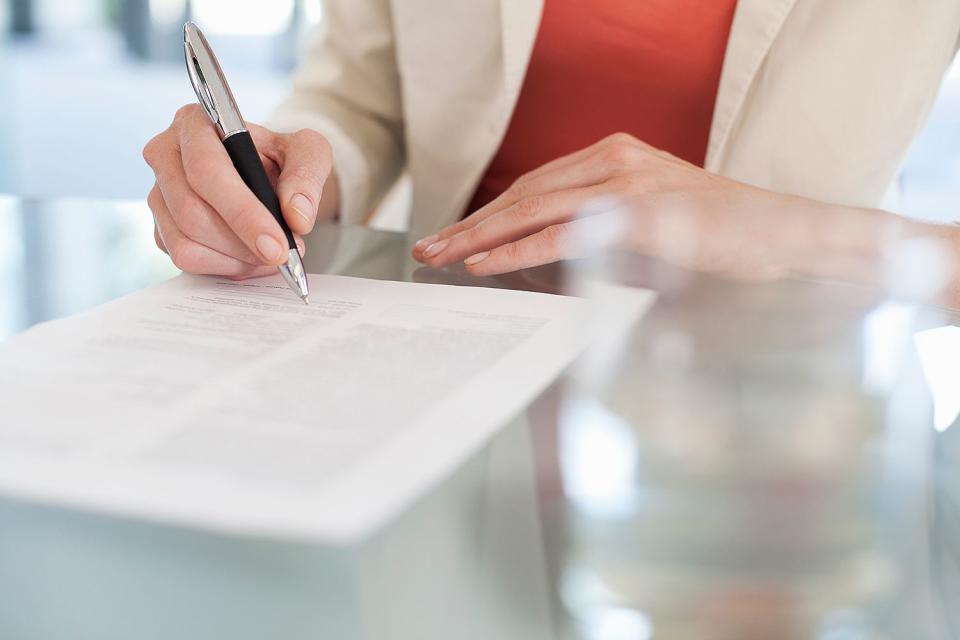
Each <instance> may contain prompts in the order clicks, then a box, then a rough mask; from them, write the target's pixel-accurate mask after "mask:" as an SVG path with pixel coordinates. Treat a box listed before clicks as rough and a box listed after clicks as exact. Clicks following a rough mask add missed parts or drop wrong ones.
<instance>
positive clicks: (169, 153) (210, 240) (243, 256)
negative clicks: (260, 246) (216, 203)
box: [151, 145, 263, 266]
mask: <svg viewBox="0 0 960 640" xmlns="http://www.w3.org/2000/svg"><path fill="white" fill-rule="evenodd" d="M151 167H153V170H154V173H155V174H156V176H157V185H158V186H159V188H160V192H161V194H162V195H163V201H164V204H165V205H166V207H167V210H168V211H169V212H170V215H171V216H172V217H173V221H174V223H175V224H176V225H177V228H178V229H179V230H180V232H181V233H183V235H185V236H187V237H188V238H190V239H191V240H193V241H195V242H199V243H200V244H202V245H206V246H208V247H210V248H211V249H213V250H215V251H217V252H219V253H222V254H224V255H228V256H231V257H234V258H236V259H237V260H241V261H243V262H246V263H248V264H251V265H257V266H259V265H262V264H263V261H262V260H261V259H260V257H259V256H258V255H256V254H254V253H253V252H252V251H250V249H248V248H247V246H246V245H245V244H244V243H243V241H242V240H240V238H239V237H237V234H236V233H234V232H233V230H232V229H231V228H230V227H229V226H228V225H227V223H226V222H225V221H224V220H223V218H221V217H220V215H219V214H218V213H217V212H216V211H214V210H213V207H211V206H210V205H209V204H207V203H206V202H204V200H203V199H202V198H201V197H200V196H199V195H197V194H196V193H195V192H194V191H193V189H191V188H190V184H189V182H188V181H187V175H186V173H185V172H184V170H183V160H182V158H181V157H180V151H179V149H178V148H177V147H175V146H173V145H169V146H167V147H165V148H164V149H163V150H159V151H157V152H156V153H155V154H154V155H153V156H151Z"/></svg>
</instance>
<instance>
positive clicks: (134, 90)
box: [0, 0, 960, 339]
mask: <svg viewBox="0 0 960 640" xmlns="http://www.w3.org/2000/svg"><path fill="white" fill-rule="evenodd" d="M0 7H2V10H0V339H2V338H3V337H5V336H7V335H10V334H11V333H12V332H14V331H16V330H19V329H22V328H24V327H26V326H29V325H30V324H33V323H35V322H38V321H41V320H45V319H49V318H55V317H61V316H63V315H67V314H70V313H75V312H77V311H79V310H82V309H84V308H87V307H89V306H92V305H93V304H97V303H99V302H102V301H104V300H108V299H110V298H112V297H115V296H116V295H119V294H121V293H125V292H127V291H130V290H133V289H135V288H138V287H140V286H143V285H144V284H147V283H149V282H151V281H154V280H156V279H158V278H161V277H165V276H166V275H168V274H169V273H172V271H171V269H170V267H169V265H168V264H167V263H166V261H165V259H164V257H163V256H161V255H160V254H159V252H157V251H156V249H155V248H154V247H153V240H152V237H151V236H152V233H151V226H152V223H151V221H150V218H149V215H147V214H146V210H145V208H144V206H143V200H144V198H145V196H146V193H147V192H148V190H149V189H150V187H151V185H152V183H153V179H152V176H151V173H150V171H149V169H148V168H147V166H146V165H145V164H144V162H143V161H142V159H141V156H140V153H141V149H142V147H143V145H144V144H145V143H146V141H147V140H148V139H149V138H150V137H152V136H153V135H154V134H156V133H157V132H159V131H160V130H162V129H163V128H165V127H166V126H167V125H168V124H169V122H170V120H171V119H172V117H173V114H174V112H175V110H176V109H177V108H178V107H179V106H181V105H183V104H185V103H188V102H193V101H194V100H195V97H194V95H193V93H192V90H191V88H190V85H189V83H188V81H187V77H186V73H185V71H184V68H183V61H182V49H181V38H180V29H181V25H182V23H183V21H184V20H185V19H187V18H190V19H193V20H195V21H197V22H198V23H199V24H200V26H201V27H202V28H203V29H204V30H205V31H206V33H207V35H208V36H209V37H210V39H211V40H212V42H213V45H214V47H215V48H216V51H217V53H218V55H219V57H220V59H221V62H222V64H223V66H224V67H225V70H226V72H227V75H228V76H229V78H230V82H231V85H232V87H233V90H234V92H235V93H236V94H237V99H238V101H239V103H240V105H241V106H242V108H243V113H244V116H245V117H246V118H247V119H249V120H251V121H261V120H263V119H264V118H265V117H266V116H267V115H268V114H269V113H270V110H271V109H272V107H273V105H275V104H276V103H277V102H278V101H279V100H280V99H281V98H282V97H283V95H284V93H285V91H286V89H287V86H288V83H289V79H290V75H291V73H292V71H293V69H294V67H295V66H296V63H297V60H298V58H299V57H300V54H301V51H302V50H303V47H304V44H305V40H306V39H307V37H308V36H309V32H310V30H311V28H312V27H314V26H315V25H316V24H318V23H319V22H320V21H322V20H323V11H322V6H321V0H269V1H268V0H0ZM894 187H895V188H893V189H891V196H890V198H889V200H888V202H886V203H885V206H886V207H887V208H890V209H893V210H896V211H900V212H903V213H906V214H908V215H913V216H920V217H925V218H932V219H937V220H941V221H953V220H955V219H957V218H960V216H958V215H957V214H955V212H954V208H955V204H954V203H956V202H957V201H958V198H957V196H958V195H960V67H957V66H956V65H955V66H954V70H953V71H952V72H951V73H950V74H949V77H948V78H947V80H946V82H945V84H944V86H943V90H942V92H941V96H940V98H939V100H938V102H937V105H936V107H935V109H934V111H933V114H932V117H931V118H930V121H929V123H928V126H927V128H926V130H925V131H924V133H923V135H922V136H921V137H920V139H919V140H918V141H917V143H916V144H915V145H914V148H913V149H912V151H911V153H910V157H909V158H908V160H907V161H906V163H905V164H904V166H903V170H902V172H901V174H900V176H899V178H898V183H897V184H896V185H894ZM64 198H66V199H72V200H73V201H74V202H75V203H79V204H75V205H74V206H72V207H71V206H68V205H67V204H64V203H66V202H68V201H65V200H63V199H64ZM77 199H81V200H77ZM91 200H96V201H110V202H117V201H119V204H117V205H114V206H111V207H106V206H104V207H99V208H96V207H91V205H90V202H91ZM400 200H401V204H402V198H400ZM24 202H26V203H34V204H35V205H36V206H38V207H39V206H40V205H41V204H43V205H45V206H46V205H49V206H47V209H50V206H52V204H51V203H57V205H56V207H54V209H56V211H48V214H47V215H43V214H41V213H38V212H35V211H33V210H32V209H31V211H33V212H27V211H26V209H24V204H23V203H24ZM35 208H36V207H35ZM41 208H42V207H41ZM395 208H400V209H402V206H401V207H395ZM389 209H390V207H388V212H387V214H386V215H379V216H378V217H377V218H375V219H374V224H378V225H380V226H385V227H387V228H399V227H402V226H403V224H404V215H403V214H404V211H397V212H394V213H391V212H390V211H389ZM83 247H87V249H86V250H85V249H84V248H83ZM84 251H86V253H85V254H84ZM58 256H59V257H60V259H61V263H56V260H57V259H58ZM104 256H113V257H109V259H108V257H104ZM121 261H123V262H124V263H126V264H130V263H131V262H133V263H136V264H138V265H140V264H143V265H146V266H144V269H146V271H145V272H144V273H139V274H138V275H135V276H124V277H120V276H118V275H117V274H118V273H119V272H118V270H117V267H116V265H117V264H119V263H120V262H121ZM129 271H130V270H129V269H125V270H123V273H128V272H129ZM44 272H45V273H46V276H45V277H46V279H44ZM62 273H67V274H68V275H69V277H66V276H62V275H61V274H62ZM31 278H32V282H30V281H28V280H29V279H31ZM104 283H107V284H104Z"/></svg>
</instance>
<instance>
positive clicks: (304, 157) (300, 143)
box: [277, 129, 333, 234]
mask: <svg viewBox="0 0 960 640" xmlns="http://www.w3.org/2000/svg"><path fill="white" fill-rule="evenodd" d="M280 148H281V150H280V153H281V156H282V157H281V158H280V159H279V162H278V164H279V165H280V166H281V167H282V169H281V171H280V177H279V179H278V181H277V197H278V198H279V199H280V206H281V208H282V210H283V217H284V219H285V220H286V221H287V224H289V225H290V228H291V229H292V230H293V231H294V232H296V233H300V234H307V233H310V231H311V230H312V229H313V225H314V223H315V222H316V221H317V210H318V208H319V207H320V198H321V197H322V195H323V185H324V184H325V182H326V180H327V177H328V176H329V175H330V170H331V168H332V166H333V156H332V153H331V151H330V145H329V144H328V143H327V141H326V139H325V138H324V137H323V136H321V135H320V134H319V133H317V132H316V131H312V130H310V129H304V130H302V131H298V132H297V133H294V134H289V135H285V136H282V143H281V144H280Z"/></svg>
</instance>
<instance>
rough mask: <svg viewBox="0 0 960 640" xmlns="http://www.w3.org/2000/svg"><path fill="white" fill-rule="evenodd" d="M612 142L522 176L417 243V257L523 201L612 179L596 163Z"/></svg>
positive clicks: (582, 150)
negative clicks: (486, 200)
mask: <svg viewBox="0 0 960 640" xmlns="http://www.w3.org/2000/svg"><path fill="white" fill-rule="evenodd" d="M611 139H612V138H604V139H603V140H601V141H600V142H597V143H595V144H592V145H590V146H589V147H586V148H585V149H581V150H580V151H577V152H576V153H572V154H570V155H567V156H563V157H561V158H558V159H556V160H553V161H551V162H548V163H547V164H545V165H543V166H542V167H539V168H538V169H535V170H534V171H531V172H530V173H527V174H525V175H523V176H521V177H520V178H519V179H517V181H516V182H514V183H513V184H512V185H511V186H510V188H509V189H507V190H506V191H504V192H503V193H502V194H500V196H498V197H497V198H496V199H494V200H493V201H491V202H489V203H488V204H486V205H485V206H483V207H481V208H480V209H478V210H477V211H475V212H474V213H472V214H471V215H469V216H467V217H466V218H464V219H463V220H460V221H458V222H456V223H455V224H452V225H450V226H448V227H446V228H444V229H442V230H441V231H440V232H438V233H437V234H435V235H433V236H429V237H427V238H424V239H422V240H420V241H419V242H417V243H416V244H415V245H414V247H413V257H414V258H415V259H417V260H421V261H422V260H423V254H424V252H425V251H426V250H427V248H428V247H429V246H430V245H432V244H434V243H436V242H438V241H442V240H445V239H447V238H450V237H452V236H454V235H456V234H458V233H462V232H463V231H465V230H467V229H470V228H472V227H474V226H476V225H478V224H480V223H482V222H484V221H486V219H487V218H489V217H490V216H492V215H493V214H495V213H497V212H499V211H503V210H504V209H507V208H509V207H511V206H513V205H514V204H516V203H517V202H519V201H520V200H522V199H523V198H529V197H532V196H536V195H542V194H544V193H548V192H550V191H557V190H560V189H574V188H578V187H585V186H590V185H593V184H598V183H600V182H603V181H604V180H606V179H607V178H609V177H610V175H609V173H610V172H609V170H608V167H607V165H605V164H604V163H595V162H592V161H593V160H594V159H595V158H596V157H597V156H599V155H601V153H602V152H603V150H604V149H605V148H606V147H607V146H609V145H610V144H611V142H610V140H611Z"/></svg>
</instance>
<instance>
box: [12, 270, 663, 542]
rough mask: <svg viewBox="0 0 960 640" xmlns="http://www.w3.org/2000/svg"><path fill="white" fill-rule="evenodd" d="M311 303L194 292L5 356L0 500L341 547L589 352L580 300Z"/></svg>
mask: <svg viewBox="0 0 960 640" xmlns="http://www.w3.org/2000/svg"><path fill="white" fill-rule="evenodd" d="M310 289H311V305H310V306H304V305H303V304H302V303H301V302H300V301H299V300H297V299H296V298H295V297H294V296H293V295H292V294H291V293H290V292H289V291H288V290H287V289H286V285H285V284H284V283H283V282H282V281H281V280H280V279H279V277H277V278H266V279H259V280H255V281H248V282H241V283H238V282H231V281H220V280H217V279H212V278H210V279H208V278H201V277H194V276H180V277H178V278H175V279H173V280H171V281H169V282H167V283H164V284H162V285H159V286H157V287H154V288H152V289H148V290H146V291H143V292H140V293H137V294H134V295H132V296H129V297H127V298H123V299H121V300H118V301H116V302H113V303H110V304H108V305H105V306H103V307H100V308H99V309H97V310H95V311H93V312H91V313H88V314H86V315H83V316H79V317H76V318H73V319H69V320H64V321H59V322H54V323H50V324H47V325H42V326H40V327H37V328H35V329H33V330H31V331H28V332H27V333H25V334H23V335H22V336H20V337H18V338H16V339H14V340H12V341H10V342H8V343H5V344H3V345H0V491H2V492H4V493H8V494H11V495H14V496H19V497H26V498H30V499H34V500H41V501H48V502H54V503H59V504H66V505H71V506H79V507H84V508H89V509H95V510H103V511H107V512H110V513H118V514H124V515H135V516H139V517H144V518H150V519H157V520H163V521H170V522H177V523H184V524H189V525H192V526H199V527H209V528H216V529H225V530H228V531H231V532H235V533H248V534H255V535H271V536H279V537H294V538H308V539H316V540H325V541H332V542H336V541H340V542H347V541H350V540H353V539H355V538H357V537H359V536H362V535H364V534H366V533H368V532H369V531H370V530H371V529H372V528H374V527H376V526H378V525H380V524H382V523H383V522H385V521H386V520H387V519H389V518H390V517H391V516H392V515H394V514H396V513H397V512H399V511H400V510H402V508H403V507H404V506H406V505H407V504H409V502H410V501H412V500H413V499H415V498H416V496H417V495H418V494H419V493H421V492H423V491H424V490H426V489H427V488H429V487H430V485H431V484H432V483H435V482H437V481H439V480H441V479H442V478H443V476H444V475H445V474H447V473H449V472H451V471H452V470H453V469H454V468H455V467H456V466H457V465H458V464H459V463H460V462H462V460H463V459H464V458H466V457H467V456H469V455H470V453H472V452H473V451H474V450H475V449H476V448H477V447H478V446H480V445H481V444H482V443H484V442H485V441H486V440H487V439H488V438H489V437H490V436H491V435H492V434H493V433H494V432H495V431H496V430H497V429H498V428H499V427H500V426H502V425H503V424H504V423H506V422H507V421H508V420H509V419H510V418H512V417H513V416H514V415H516V414H518V413H519V412H520V411H521V410H522V409H523V408H524V406H525V405H526V404H527V403H528V402H529V401H531V400H532V399H533V398H534V397H535V396H536V394H538V393H539V392H540V391H541V390H542V389H543V388H544V387H545V386H547V385H548V384H549V383H550V382H551V381H552V380H553V379H554V378H555V377H556V376H557V375H558V374H559V373H560V372H561V371H562V370H563V368H564V367H565V366H566V365H567V364H568V363H569V362H570V361H571V360H572V359H574V358H575V357H576V356H577V355H578V353H580V351H582V349H583V347H584V345H585V341H586V340H585V336H586V335H587V332H585V331H584V330H583V329H584V327H583V322H584V317H585V315H584V314H585V311H586V306H587V305H586V303H585V301H584V300H581V299H576V298H569V297H562V296H554V295H547V294H538V293H527V292H519V291H506V290H498V289H481V288H469V287H451V286H441V285H427V284H412V283H398V282H383V281H374V280H363V279H356V278H347V277H341V276H310ZM644 300H645V299H644V298H642V297H641V298H634V299H633V300H632V302H631V304H625V305H624V307H623V309H622V312H623V313H624V314H625V317H626V316H627V315H630V314H633V315H637V314H639V313H640V312H641V311H642V309H643V307H644Z"/></svg>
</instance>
